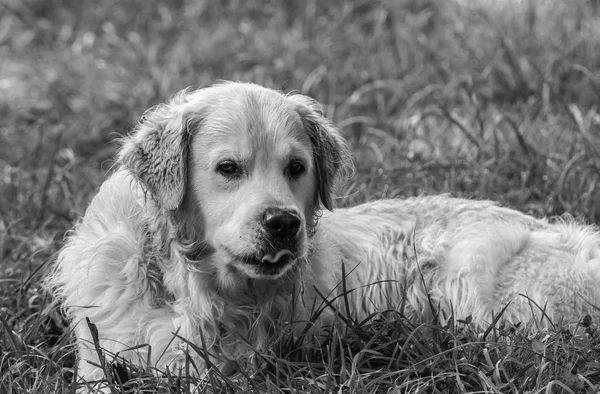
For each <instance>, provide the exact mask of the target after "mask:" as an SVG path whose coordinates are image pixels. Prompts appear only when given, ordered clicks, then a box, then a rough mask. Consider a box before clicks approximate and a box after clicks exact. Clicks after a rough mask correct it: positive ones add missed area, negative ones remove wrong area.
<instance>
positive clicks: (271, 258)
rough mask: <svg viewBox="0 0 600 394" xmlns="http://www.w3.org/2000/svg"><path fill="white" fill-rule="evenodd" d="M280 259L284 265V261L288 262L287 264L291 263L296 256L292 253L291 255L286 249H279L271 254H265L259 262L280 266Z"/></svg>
mask: <svg viewBox="0 0 600 394" xmlns="http://www.w3.org/2000/svg"><path fill="white" fill-rule="evenodd" d="M282 259H284V260H283V263H285V262H286V261H288V262H289V261H293V260H295V259H296V255H295V254H294V253H292V252H291V251H289V250H288V249H281V250H278V251H277V252H275V253H273V252H269V253H266V254H265V255H264V256H263V257H262V258H261V259H260V261H261V262H262V263H265V264H281V263H282V261H281V260H282Z"/></svg>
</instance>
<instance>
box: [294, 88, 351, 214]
mask: <svg viewBox="0 0 600 394" xmlns="http://www.w3.org/2000/svg"><path fill="white" fill-rule="evenodd" d="M288 97H289V98H290V99H291V100H292V101H294V102H296V103H297V104H298V106H297V107H296V111H297V112H298V115H300V118H301V119H302V122H303V124H304V128H305V130H306V132H307V133H308V135H309V137H310V140H311V142H312V145H313V158H314V162H315V166H316V174H317V183H318V198H320V199H321V203H322V204H323V206H324V207H325V208H327V209H329V210H332V208H333V202H332V196H333V190H334V187H335V186H336V184H337V183H338V181H340V180H341V179H343V178H345V177H346V176H347V175H348V172H351V169H352V164H351V162H350V155H349V151H348V147H347V145H346V140H345V139H344V137H343V136H342V134H341V132H340V130H338V129H337V128H336V127H335V126H334V125H333V124H332V123H331V122H330V121H329V120H328V119H327V118H325V116H324V114H323V108H322V107H321V105H320V104H319V103H317V102H316V101H314V100H312V99H310V98H308V97H306V96H302V95H299V94H298V95H292V96H288Z"/></svg>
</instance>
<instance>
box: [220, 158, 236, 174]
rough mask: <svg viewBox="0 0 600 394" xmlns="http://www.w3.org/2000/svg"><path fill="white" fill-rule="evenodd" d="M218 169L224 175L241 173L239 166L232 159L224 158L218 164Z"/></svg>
mask: <svg viewBox="0 0 600 394" xmlns="http://www.w3.org/2000/svg"><path fill="white" fill-rule="evenodd" d="M217 171H218V172H219V173H221V175H224V176H229V177H230V176H235V175H238V174H239V166H238V165H237V164H236V162H234V161H232V160H224V161H222V162H220V163H219V164H218V165H217Z"/></svg>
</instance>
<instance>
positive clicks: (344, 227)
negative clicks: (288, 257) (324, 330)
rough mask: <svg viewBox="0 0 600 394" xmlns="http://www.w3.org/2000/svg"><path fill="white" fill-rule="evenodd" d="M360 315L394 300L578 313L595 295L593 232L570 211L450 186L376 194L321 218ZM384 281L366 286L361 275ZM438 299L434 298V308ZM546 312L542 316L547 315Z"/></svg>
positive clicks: (422, 307)
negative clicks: (440, 191)
mask: <svg viewBox="0 0 600 394" xmlns="http://www.w3.org/2000/svg"><path fill="white" fill-rule="evenodd" d="M322 225H323V227H324V229H326V230H325V231H323V234H326V235H327V236H329V237H331V239H330V241H329V242H330V243H331V244H334V245H337V248H338V249H339V251H340V255H341V258H342V259H343V261H344V262H345V265H346V267H345V269H346V271H350V270H353V272H352V274H351V275H349V276H348V278H347V282H348V283H347V285H348V286H349V287H350V288H361V290H360V291H356V292H355V293H354V295H353V301H354V302H353V305H362V311H363V312H362V316H363V317H364V316H366V314H368V313H372V312H376V311H380V310H381V309H382V308H391V309H394V308H396V309H397V308H399V307H401V306H403V307H404V308H405V309H404V312H405V313H406V314H407V315H409V316H411V317H413V318H417V319H420V320H421V321H427V320H428V319H431V318H432V317H433V316H432V313H434V311H431V306H432V304H431V303H430V302H429V299H428V297H430V298H431V300H433V306H434V307H439V308H440V309H441V310H438V311H435V312H437V313H440V312H441V313H442V315H441V316H440V317H441V318H442V319H443V318H444V317H445V318H449V317H450V316H451V315H453V316H454V317H455V318H458V319H465V318H466V317H468V316H471V318H472V320H473V322H475V323H476V324H477V325H480V326H485V325H486V324H487V323H491V322H492V319H493V316H494V315H497V314H498V313H500V311H501V310H502V309H503V308H504V307H505V306H507V305H508V307H507V308H506V310H505V311H504V314H503V318H504V319H506V320H509V321H512V322H515V323H516V322H528V321H530V320H532V318H533V317H537V318H538V319H539V317H540V316H541V315H542V314H544V315H545V318H544V319H541V321H542V322H543V324H548V323H550V321H552V322H554V323H558V322H559V321H561V320H564V322H568V321H577V320H578V319H580V318H581V317H582V316H583V315H585V314H587V313H594V312H595V310H596V309H595V308H594V307H593V306H591V305H597V304H598V302H600V298H599V296H600V292H599V291H598V286H597V284H598V283H599V279H600V235H599V234H598V231H597V229H596V228H594V227H591V226H582V225H579V224H577V223H575V222H574V221H572V220H570V221H564V220H558V221H556V222H555V223H549V222H548V221H546V220H540V219H535V218H532V217H530V216H528V215H524V214H522V213H520V212H517V211H514V210H511V209H508V208H503V207H499V206H497V205H496V204H494V203H492V202H490V201H473V200H463V199H456V198H451V197H448V196H430V197H415V198H409V199H406V200H400V199H395V200H381V201H374V202H371V203H368V204H363V205H360V206H357V207H354V208H350V209H345V210H336V211H335V212H334V213H331V214H328V215H326V216H325V217H324V218H323V222H322ZM386 279H389V280H392V282H383V283H381V284H378V285H371V286H366V287H361V286H364V285H365V284H368V283H377V282H378V281H382V280H383V281H385V280H386ZM436 309H437V308H436ZM548 319H550V320H548Z"/></svg>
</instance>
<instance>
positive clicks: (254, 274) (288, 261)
mask: <svg viewBox="0 0 600 394" xmlns="http://www.w3.org/2000/svg"><path fill="white" fill-rule="evenodd" d="M297 264H298V257H297V256H296V255H294V254H293V253H291V252H289V251H287V250H283V251H278V252H274V253H268V254H266V255H265V256H263V257H262V258H258V257H257V256H242V257H235V258H234V259H233V261H232V265H233V266H234V267H235V268H236V269H237V270H239V271H240V272H242V273H243V274H244V275H246V276H248V277H249V278H252V279H278V278H280V277H281V276H283V275H284V274H285V273H286V272H288V271H289V270H291V269H292V268H294V267H295V266H296V265H297Z"/></svg>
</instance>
